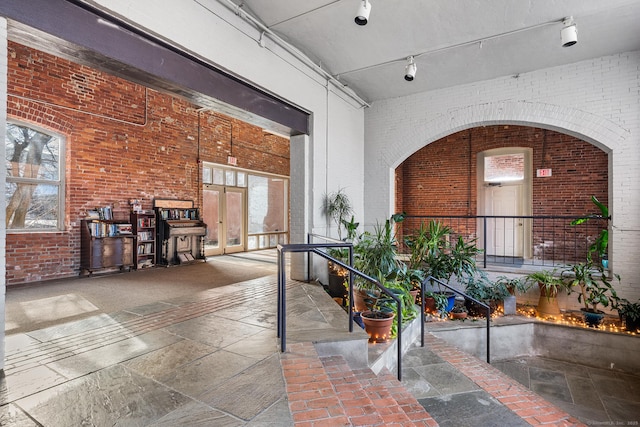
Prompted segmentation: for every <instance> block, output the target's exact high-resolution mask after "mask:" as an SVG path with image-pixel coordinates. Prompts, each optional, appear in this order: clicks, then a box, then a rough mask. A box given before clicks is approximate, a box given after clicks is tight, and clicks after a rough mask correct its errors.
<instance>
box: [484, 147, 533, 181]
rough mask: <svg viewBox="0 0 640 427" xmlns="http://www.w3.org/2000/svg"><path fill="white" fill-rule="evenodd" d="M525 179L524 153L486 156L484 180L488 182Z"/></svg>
mask: <svg viewBox="0 0 640 427" xmlns="http://www.w3.org/2000/svg"><path fill="white" fill-rule="evenodd" d="M523 179H524V153H515V154H503V155H497V156H487V157H485V158H484V180H485V181H486V182H509V181H522V180H523Z"/></svg>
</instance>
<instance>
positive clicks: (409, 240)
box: [405, 220, 481, 282]
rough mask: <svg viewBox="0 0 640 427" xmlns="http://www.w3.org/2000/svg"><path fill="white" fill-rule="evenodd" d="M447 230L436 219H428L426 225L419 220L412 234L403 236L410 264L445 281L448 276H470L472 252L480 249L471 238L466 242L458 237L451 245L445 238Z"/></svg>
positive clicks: (474, 267) (474, 261)
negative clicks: (409, 254) (409, 253)
mask: <svg viewBox="0 0 640 427" xmlns="http://www.w3.org/2000/svg"><path fill="white" fill-rule="evenodd" d="M451 233H452V230H451V228H449V227H448V226H446V225H443V224H442V223H440V222H438V221H435V220H431V221H430V222H429V225H428V226H425V224H424V223H421V224H420V227H419V228H418V230H416V232H415V233H414V234H411V235H409V236H407V237H406V238H405V244H406V245H407V247H408V248H409V250H410V251H411V256H410V266H411V267H412V268H421V269H424V270H425V272H426V275H430V276H432V277H434V278H436V279H439V280H442V281H446V282H448V281H449V280H450V279H451V277H452V276H456V277H458V278H460V279H462V278H464V277H465V276H472V275H474V274H475V272H476V271H477V267H476V255H477V254H478V253H480V251H481V250H480V249H478V248H477V246H476V244H475V242H476V241H475V239H474V240H472V241H469V242H467V241H465V240H464V239H463V238H462V236H458V239H457V240H456V241H455V243H454V244H451V243H450V241H449V239H448V236H450V235H451Z"/></svg>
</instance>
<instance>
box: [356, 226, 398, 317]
mask: <svg viewBox="0 0 640 427" xmlns="http://www.w3.org/2000/svg"><path fill="white" fill-rule="evenodd" d="M402 220H404V215H403V214H395V215H392V216H391V217H390V218H389V219H387V220H386V221H385V223H384V225H380V224H376V226H375V227H374V230H373V232H369V231H365V232H364V233H362V235H360V236H359V237H358V241H357V242H356V243H355V244H354V248H353V249H354V252H355V259H354V266H355V268H356V269H357V270H359V271H361V272H363V273H364V274H366V275H368V276H369V277H372V278H378V277H382V278H391V276H393V275H394V274H396V272H397V269H398V268H399V267H400V266H401V262H400V261H399V260H398V258H397V253H398V252H397V241H396V237H395V232H394V224H395V223H397V222H401V221H402ZM354 288H355V291H354V306H355V308H356V311H364V310H365V309H366V306H368V307H369V308H371V296H370V295H369V294H368V293H367V291H376V290H377V289H376V287H375V285H373V284H371V283H369V282H367V281H366V280H364V279H362V278H356V281H355V284H354Z"/></svg>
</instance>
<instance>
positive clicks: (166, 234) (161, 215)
mask: <svg viewBox="0 0 640 427" xmlns="http://www.w3.org/2000/svg"><path fill="white" fill-rule="evenodd" d="M154 207H155V209H156V226H157V239H158V240H157V254H158V255H157V259H156V262H157V264H159V265H166V266H170V265H180V264H190V263H193V262H198V261H205V260H206V257H205V254H204V238H205V236H206V235H207V225H206V224H205V223H204V222H203V221H202V220H201V219H200V211H199V209H198V208H194V207H193V201H191V200H154Z"/></svg>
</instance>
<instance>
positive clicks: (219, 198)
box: [202, 185, 247, 256]
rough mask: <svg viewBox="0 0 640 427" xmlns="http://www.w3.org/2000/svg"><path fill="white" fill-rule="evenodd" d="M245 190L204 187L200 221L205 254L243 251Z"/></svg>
mask: <svg viewBox="0 0 640 427" xmlns="http://www.w3.org/2000/svg"><path fill="white" fill-rule="evenodd" d="M245 200H246V191H245V190H244V189H242V188H234V187H225V186H219V185H205V186H204V189H203V210H202V218H203V220H204V222H205V223H206V224H207V236H206V237H205V244H204V245H205V246H204V249H205V255H206V256H212V255H221V254H228V253H233V252H243V251H245V248H246V241H247V233H246V227H245V224H246V202H245Z"/></svg>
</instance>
